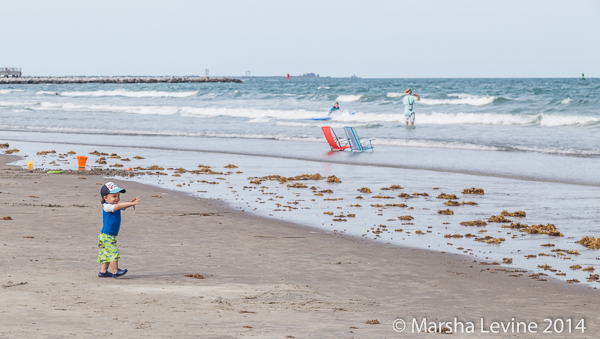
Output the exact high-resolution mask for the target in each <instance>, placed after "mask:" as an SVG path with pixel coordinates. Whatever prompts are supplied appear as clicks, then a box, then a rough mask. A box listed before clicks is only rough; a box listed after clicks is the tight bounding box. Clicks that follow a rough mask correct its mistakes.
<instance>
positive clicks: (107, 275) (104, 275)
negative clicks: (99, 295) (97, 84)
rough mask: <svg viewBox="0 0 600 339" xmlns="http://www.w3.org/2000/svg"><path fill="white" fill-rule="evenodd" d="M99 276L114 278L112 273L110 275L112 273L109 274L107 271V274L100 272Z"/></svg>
mask: <svg viewBox="0 0 600 339" xmlns="http://www.w3.org/2000/svg"><path fill="white" fill-rule="evenodd" d="M98 276H99V277H100V278H112V276H113V274H112V273H110V272H108V271H107V272H104V273H102V272H98Z"/></svg>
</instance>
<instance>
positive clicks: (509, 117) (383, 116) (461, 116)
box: [0, 102, 600, 127]
mask: <svg viewBox="0 0 600 339" xmlns="http://www.w3.org/2000/svg"><path fill="white" fill-rule="evenodd" d="M0 106H9V107H11V106H12V107H19V108H26V109H30V110H37V111H40V110H41V111H67V112H106V113H130V114H150V115H152V114H154V115H173V114H179V115H181V116H184V117H195V118H212V117H232V118H246V119H250V120H251V122H253V123H260V122H267V121H269V120H270V119H276V120H279V121H281V120H296V121H298V120H304V119H315V118H323V117H326V116H327V113H326V112H319V111H309V110H304V109H296V110H278V109H258V108H225V107H187V106H182V107H180V106H151V105H140V106H135V105H131V106H126V105H89V104H87V105H86V104H75V103H54V102H41V103H34V102H0ZM331 117H332V119H331V122H337V123H352V124H360V126H364V125H365V124H372V125H374V124H380V123H386V122H387V123H404V114H401V113H362V112H357V113H355V114H351V113H349V112H348V111H347V110H344V111H343V112H339V113H335V114H332V115H331ZM416 121H417V124H422V125H463V124H467V125H502V126H541V127H563V126H593V125H599V124H600V117H597V116H584V115H558V114H545V113H539V114H518V115H517V114H507V113H437V112H433V113H418V114H417V118H416ZM310 124H311V126H315V125H314V123H312V122H311V123H310Z"/></svg>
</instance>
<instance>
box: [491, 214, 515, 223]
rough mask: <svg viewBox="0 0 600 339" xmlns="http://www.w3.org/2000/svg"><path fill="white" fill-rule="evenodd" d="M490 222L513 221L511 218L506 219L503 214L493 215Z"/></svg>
mask: <svg viewBox="0 0 600 339" xmlns="http://www.w3.org/2000/svg"><path fill="white" fill-rule="evenodd" d="M488 222H512V221H511V220H509V219H506V218H505V217H504V216H503V215H492V216H491V217H490V218H489V219H488Z"/></svg>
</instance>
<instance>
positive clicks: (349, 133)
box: [344, 127, 373, 152]
mask: <svg viewBox="0 0 600 339" xmlns="http://www.w3.org/2000/svg"><path fill="white" fill-rule="evenodd" d="M344 132H346V137H347V138H348V141H349V142H350V147H351V148H352V151H361V152H364V151H366V150H371V152H373V145H371V140H372V139H368V140H366V141H367V142H365V143H364V145H363V143H362V142H361V140H360V138H359V137H358V134H357V133H356V130H355V129H354V127H344ZM367 144H368V146H367Z"/></svg>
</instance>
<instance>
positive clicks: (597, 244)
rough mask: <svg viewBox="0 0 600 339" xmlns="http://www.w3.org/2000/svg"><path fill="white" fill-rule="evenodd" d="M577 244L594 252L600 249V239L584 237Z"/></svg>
mask: <svg viewBox="0 0 600 339" xmlns="http://www.w3.org/2000/svg"><path fill="white" fill-rule="evenodd" d="M576 243H578V244H581V245H583V246H585V247H587V248H589V249H592V250H597V249H600V238H594V237H583V238H581V239H580V240H578V241H576Z"/></svg>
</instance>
